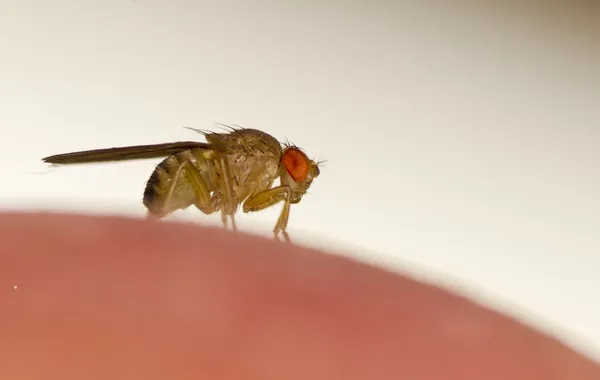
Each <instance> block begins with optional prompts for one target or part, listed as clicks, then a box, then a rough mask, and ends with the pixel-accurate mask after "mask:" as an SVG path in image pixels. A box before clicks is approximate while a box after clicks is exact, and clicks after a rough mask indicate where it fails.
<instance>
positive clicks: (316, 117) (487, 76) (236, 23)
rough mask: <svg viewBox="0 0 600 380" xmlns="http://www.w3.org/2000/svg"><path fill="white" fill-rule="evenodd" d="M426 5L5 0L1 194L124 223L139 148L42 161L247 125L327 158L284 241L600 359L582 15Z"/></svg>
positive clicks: (589, 10)
mask: <svg viewBox="0 0 600 380" xmlns="http://www.w3.org/2000/svg"><path fill="white" fill-rule="evenodd" d="M439 4H445V5H437V6H434V5H426V3H425V2H414V3H408V2H402V1H392V0H390V1H388V2H387V3H386V2H381V1H379V2H377V1H375V2H373V1H371V2H367V1H364V3H363V2H359V1H347V2H340V1H338V2H318V1H305V2H290V1H287V2H286V1H278V2H272V3H268V2H257V1H253V2H250V1H247V2H243V1H240V2H237V3H232V2H222V1H221V2H214V3H209V2H206V1H191V0H190V1H184V0H137V1H128V0H95V1H85V0H72V1H67V0H54V1H42V0H37V1H33V0H30V1H25V0H19V1H16V0H2V1H1V2H0V69H1V70H0V131H1V132H2V133H1V135H0V155H1V156H0V162H1V163H2V175H1V178H2V180H1V181H2V186H0V206H1V207H3V208H10V209H16V208H26V209H40V208H43V209H55V210H67V209H68V210H77V211H90V212H94V213H119V214H130V215H138V216H143V215H144V214H145V210H144V209H143V206H142V204H141V196H142V192H143V189H144V186H145V181H146V180H147V179H148V177H149V176H150V174H151V172H152V170H153V167H154V165H155V164H156V163H157V160H150V161H142V162H131V163H120V164H102V165H90V166H83V167H69V168H66V167H65V168H48V167H47V166H45V165H44V164H43V163H41V162H40V158H42V157H44V156H47V155H50V154H55V153H61V152H65V151H73V150H82V149H92V148H104V147H112V146H123V145H135V144H150V143H159V142H167V141H176V140H190V139H199V138H201V136H200V135H196V134H194V133H193V132H191V131H188V130H185V129H183V128H182V127H183V126H189V127H195V128H209V129H210V128H213V125H214V123H215V122H222V123H230V124H239V125H241V126H243V127H247V128H259V129H263V130H265V131H267V132H269V133H271V134H273V135H274V136H275V137H277V138H279V139H280V140H284V139H285V138H289V139H290V140H291V141H292V142H294V143H296V144H297V145H299V146H301V147H302V148H304V149H305V150H306V151H307V152H308V153H309V154H310V155H313V156H315V157H316V158H318V159H324V160H327V161H328V162H327V163H326V165H325V166H324V167H323V168H322V171H321V176H320V177H319V178H318V179H317V180H316V181H315V182H314V184H313V186H312V188H311V190H310V195H308V196H307V197H305V199H304V200H303V201H302V202H301V203H300V204H299V205H296V206H293V208H292V213H291V219H290V233H291V234H292V237H294V236H295V237H296V239H297V240H300V241H304V242H308V243H309V244H313V245H317V246H324V247H327V248H333V249H337V250H342V251H343V252H345V253H346V254H348V255H354V256H356V257H358V258H360V259H363V260H368V261H374V262H379V263H380V264H383V265H390V267H392V268H397V269H404V270H413V271H416V272H419V273H421V274H422V275H425V276H428V277H430V278H433V279H437V280H439V281H444V282H446V283H447V284H449V285H451V286H456V287H460V288H461V289H462V291H468V292H470V293H471V294H473V295H474V296H478V297H482V298H483V299H486V300H487V302H491V303H492V304H494V305H495V306H497V307H501V308H504V309H505V310H507V311H509V312H511V313H515V314H519V315H520V316H521V317H526V318H528V319H530V320H532V321H534V322H535V323H536V324H538V325H539V326H542V327H544V328H546V329H548V330H550V331H551V332H552V333H553V334H556V335H558V336H561V337H563V338H566V339H568V340H569V341H570V342H571V343H573V344H576V345H578V346H579V347H582V348H584V349H587V350H589V352H591V353H593V354H595V355H598V357H600V350H598V348H599V347H600V306H599V305H600V294H599V289H600V275H599V271H600V244H599V243H598V241H599V235H598V231H599V227H600V223H599V221H598V220H599V219H598V218H599V217H600V201H599V198H600V197H599V194H600V174H599V173H600V170H599V167H600V150H599V148H598V145H599V143H600V90H599V89H600V21H599V20H600V7H599V6H598V5H597V4H598V3H597V2H595V1H588V2H565V6H559V5H558V3H556V2H546V3H545V5H543V4H542V2H539V3H538V2H535V6H534V2H527V1H524V2H521V3H520V4H521V5H509V4H508V2H501V1H497V2H492V1H487V2H481V3H477V2H470V3H467V2H454V5H452V6H450V5H449V4H450V2H439ZM484 4H485V5H484ZM515 4H519V3H517V2H515ZM278 212H279V207H276V208H273V209H272V210H269V211H265V212H262V213H258V214H254V215H240V216H238V221H239V223H240V226H241V227H242V228H243V229H246V230H253V231H255V232H260V233H263V234H266V235H269V234H270V231H271V229H272V227H273V225H274V223H275V221H276V219H277V215H278ZM172 219H186V220H190V221H196V222H200V223H212V224H219V223H220V219H219V217H218V216H215V215H213V216H210V217H207V216H204V215H201V214H200V213H199V212H198V211H197V210H191V209H190V210H189V211H186V212H181V213H178V214H176V215H173V217H172ZM407 307H410V305H407ZM594 350H595V351H594Z"/></svg>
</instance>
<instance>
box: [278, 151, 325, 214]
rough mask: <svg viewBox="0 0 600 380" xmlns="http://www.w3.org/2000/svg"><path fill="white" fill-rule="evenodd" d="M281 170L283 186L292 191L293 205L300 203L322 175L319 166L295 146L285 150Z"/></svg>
mask: <svg viewBox="0 0 600 380" xmlns="http://www.w3.org/2000/svg"><path fill="white" fill-rule="evenodd" d="M280 170H281V172H280V178H281V185H282V186H289V187H290V188H291V189H292V199H291V203H298V202H300V200H301V199H302V196H304V194H306V191H307V190H308V188H309V187H310V185H311V184H312V181H313V180H314V179H315V178H316V177H318V176H319V174H320V170H319V164H318V163H317V162H315V161H313V160H311V159H309V158H308V157H307V156H306V154H304V152H302V151H301V150H300V149H299V148H298V147H295V146H288V147H286V148H285V149H284V151H283V154H282V155H281V167H280Z"/></svg>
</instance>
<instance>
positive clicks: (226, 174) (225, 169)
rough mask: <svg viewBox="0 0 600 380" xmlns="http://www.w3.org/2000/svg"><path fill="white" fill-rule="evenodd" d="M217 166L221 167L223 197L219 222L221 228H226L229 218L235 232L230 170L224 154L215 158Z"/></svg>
mask: <svg viewBox="0 0 600 380" xmlns="http://www.w3.org/2000/svg"><path fill="white" fill-rule="evenodd" d="M217 162H218V165H219V166H220V167H221V173H222V176H223V178H222V179H223V186H224V194H223V195H224V197H225V205H224V207H223V209H222V210H221V220H222V221H223V226H224V227H227V216H229V217H230V218H231V228H232V229H233V230H234V231H237V225H236V224H235V216H234V214H235V206H236V204H235V200H234V199H233V186H232V184H231V168H230V167H229V162H228V161H227V158H226V156H225V155H224V154H220V155H219V156H218V157H217Z"/></svg>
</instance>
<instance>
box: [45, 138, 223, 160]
mask: <svg viewBox="0 0 600 380" xmlns="http://www.w3.org/2000/svg"><path fill="white" fill-rule="evenodd" d="M188 149H212V148H211V144H208V143H203V142H197V141H181V142H172V143H164V144H153V145H135V146H126V147H118V148H107V149H94V150H84V151H80V152H70V153H62V154H56V155H54V156H49V157H45V158H42V161H44V162H47V163H50V164H60V165H66V164H86V163H92V162H108V161H127V160H141V159H148V158H157V157H166V156H170V155H172V154H175V153H178V152H181V151H184V150H188Z"/></svg>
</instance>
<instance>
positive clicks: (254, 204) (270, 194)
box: [243, 186, 292, 243]
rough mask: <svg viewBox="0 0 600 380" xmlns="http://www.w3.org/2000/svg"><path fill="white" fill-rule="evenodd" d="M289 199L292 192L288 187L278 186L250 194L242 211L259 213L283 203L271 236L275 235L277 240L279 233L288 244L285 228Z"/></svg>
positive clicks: (288, 214)
mask: <svg viewBox="0 0 600 380" xmlns="http://www.w3.org/2000/svg"><path fill="white" fill-rule="evenodd" d="M291 198H292V190H291V189H290V188H289V187H288V186H278V187H274V188H272V189H268V190H263V191H260V192H258V193H255V194H252V195H251V196H250V197H249V198H248V199H246V201H245V202H244V206H243V207H244V208H243V210H244V212H254V211H260V210H264V209H265V208H267V207H270V206H273V205H274V204H276V203H278V202H280V201H284V202H285V203H284V204H283V209H282V210H281V214H279V219H277V224H275V228H274V229H273V234H275V238H276V239H279V237H278V235H279V232H281V234H282V235H283V238H284V239H285V240H286V241H287V242H288V243H289V242H291V241H290V237H289V235H288V233H287V231H286V228H287V224H288V219H289V217H290V204H291V202H290V201H291Z"/></svg>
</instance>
